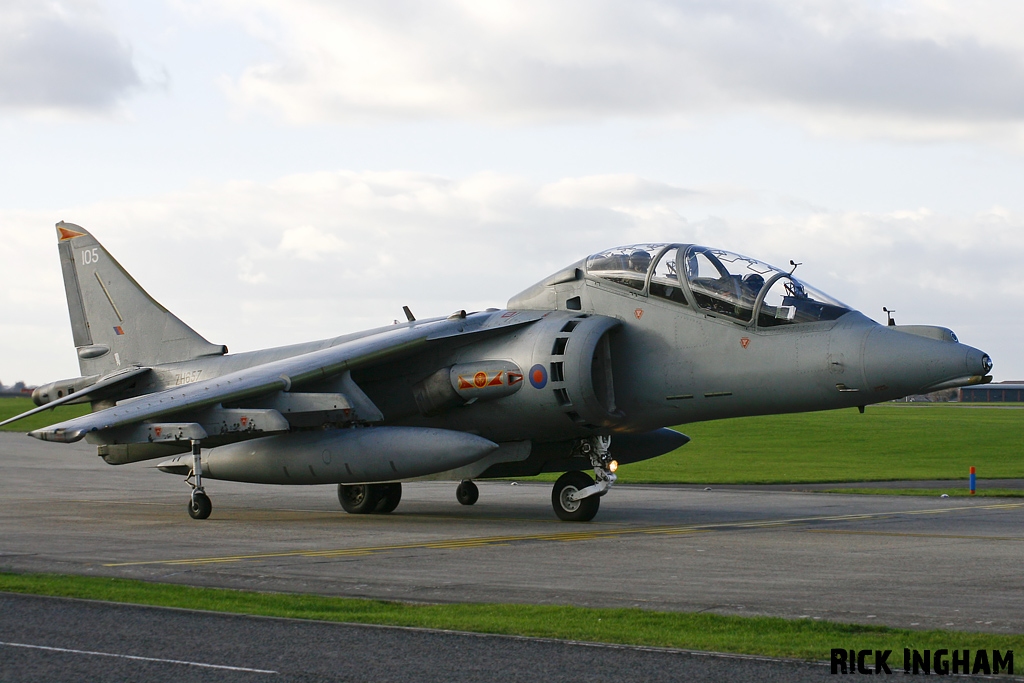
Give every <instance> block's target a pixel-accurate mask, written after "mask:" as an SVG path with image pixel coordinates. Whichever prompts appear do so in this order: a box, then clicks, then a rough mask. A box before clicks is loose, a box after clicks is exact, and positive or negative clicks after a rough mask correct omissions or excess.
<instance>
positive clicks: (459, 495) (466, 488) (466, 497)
mask: <svg viewBox="0 0 1024 683" xmlns="http://www.w3.org/2000/svg"><path fill="white" fill-rule="evenodd" d="M455 499H456V500H458V501H459V502H460V503H462V504H463V505H473V504H474V503H476V502H477V501H478V500H480V489H478V488H477V487H476V484H474V483H473V481H472V480H471V479H463V480H462V482H461V483H460V484H459V486H458V488H456V489H455Z"/></svg>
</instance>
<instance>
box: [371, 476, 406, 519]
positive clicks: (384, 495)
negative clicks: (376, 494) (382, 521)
mask: <svg viewBox="0 0 1024 683" xmlns="http://www.w3.org/2000/svg"><path fill="white" fill-rule="evenodd" d="M370 486H373V487H375V488H378V489H380V491H381V496H380V500H379V501H377V507H375V508H374V509H373V512H374V513H375V514H378V515H386V514H388V513H389V512H394V511H395V508H396V507H398V503H399V501H401V500H402V482H400V481H396V482H393V483H391V484H370Z"/></svg>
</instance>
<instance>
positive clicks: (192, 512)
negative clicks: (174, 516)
mask: <svg viewBox="0 0 1024 683" xmlns="http://www.w3.org/2000/svg"><path fill="white" fill-rule="evenodd" d="M211 512H213V503H211V502H210V497H209V496H208V495H206V494H205V493H203V492H202V491H196V492H194V493H193V494H192V498H191V499H190V500H189V501H188V516H189V517H191V518H192V519H206V518H207V517H209V516H210V513H211Z"/></svg>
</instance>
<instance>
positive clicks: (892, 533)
mask: <svg viewBox="0 0 1024 683" xmlns="http://www.w3.org/2000/svg"><path fill="white" fill-rule="evenodd" d="M806 531H807V533H809V534H855V535H859V536H901V537H910V538H966V539H968V540H972V541H1024V537H1021V536H958V535H956V534H907V533H900V532H897V531H841V530H839V529H834V530H830V529H807V530H806Z"/></svg>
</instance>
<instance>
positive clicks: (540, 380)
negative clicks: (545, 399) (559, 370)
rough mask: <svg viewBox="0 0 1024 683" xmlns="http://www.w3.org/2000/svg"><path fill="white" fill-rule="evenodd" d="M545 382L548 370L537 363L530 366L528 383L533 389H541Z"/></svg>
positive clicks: (546, 381)
mask: <svg viewBox="0 0 1024 683" xmlns="http://www.w3.org/2000/svg"><path fill="white" fill-rule="evenodd" d="M547 383H548V371H547V370H545V369H544V366H543V365H541V364H540V363H538V364H537V365H534V366H533V367H532V368H530V384H532V385H533V388H534V389H543V388H544V386H545V385H546V384H547Z"/></svg>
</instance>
